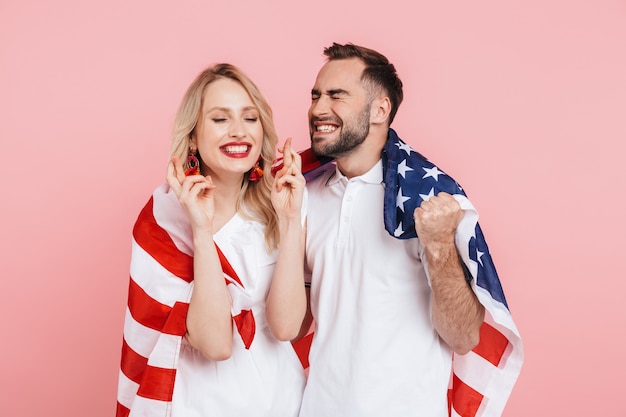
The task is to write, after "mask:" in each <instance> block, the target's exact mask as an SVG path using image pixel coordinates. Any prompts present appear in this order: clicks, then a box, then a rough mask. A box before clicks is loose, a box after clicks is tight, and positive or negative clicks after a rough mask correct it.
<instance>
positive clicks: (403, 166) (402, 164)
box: [398, 159, 413, 178]
mask: <svg viewBox="0 0 626 417" xmlns="http://www.w3.org/2000/svg"><path fill="white" fill-rule="evenodd" d="M408 171H413V168H411V167H410V166H408V165H407V164H406V159H405V160H404V161H402V162H400V163H399V164H398V174H400V175H402V178H406V173H407V172H408Z"/></svg>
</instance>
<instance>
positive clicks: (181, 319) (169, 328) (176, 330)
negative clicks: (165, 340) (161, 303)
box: [161, 301, 189, 336]
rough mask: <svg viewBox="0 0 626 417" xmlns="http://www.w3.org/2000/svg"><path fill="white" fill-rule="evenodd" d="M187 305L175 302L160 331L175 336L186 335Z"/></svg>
mask: <svg viewBox="0 0 626 417" xmlns="http://www.w3.org/2000/svg"><path fill="white" fill-rule="evenodd" d="M188 311H189V304H188V303H183V302H182V301H177V302H176V303H175V304H174V307H172V311H171V312H170V314H169V316H168V317H167V321H166V322H165V325H164V326H163V329H161V331H162V332H163V333H166V334H173V335H175V336H184V335H185V333H187V312H188Z"/></svg>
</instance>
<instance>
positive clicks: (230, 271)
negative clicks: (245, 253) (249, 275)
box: [215, 244, 243, 288]
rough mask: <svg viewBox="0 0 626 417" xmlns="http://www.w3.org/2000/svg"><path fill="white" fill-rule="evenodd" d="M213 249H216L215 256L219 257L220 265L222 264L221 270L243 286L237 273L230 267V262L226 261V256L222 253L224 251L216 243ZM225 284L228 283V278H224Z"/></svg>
mask: <svg viewBox="0 0 626 417" xmlns="http://www.w3.org/2000/svg"><path fill="white" fill-rule="evenodd" d="M215 249H216V250H217V256H218V258H220V265H221V266H222V271H223V272H224V273H225V274H226V275H228V276H229V277H231V278H232V279H234V280H235V281H236V282H237V283H238V284H239V285H241V287H242V288H243V283H242V282H241V280H240V279H239V276H238V275H237V273H236V272H235V269H234V268H233V267H232V265H231V264H230V262H228V259H226V256H225V255H224V253H223V252H222V250H221V249H220V247H219V246H217V244H216V245H215ZM226 284H230V283H229V282H228V280H226Z"/></svg>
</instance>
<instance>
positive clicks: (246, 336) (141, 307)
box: [117, 64, 306, 417]
mask: <svg viewBox="0 0 626 417" xmlns="http://www.w3.org/2000/svg"><path fill="white" fill-rule="evenodd" d="M276 142H277V135H276V131H275V129H274V126H273V122H272V113H271V109H270V107H269V105H268V103H267V101H266V100H265V98H264V97H263V96H262V94H261V93H260V91H259V90H258V88H257V87H256V86H255V85H254V83H253V82H252V81H251V80H250V79H249V78H248V77H247V76H245V75H244V74H243V73H242V72H241V71H240V70H239V69H237V68H236V67H234V66H232V65H229V64H219V65H216V66H214V67H212V68H208V69H207V70H205V71H203V72H202V73H201V74H200V75H199V76H198V77H197V78H196V80H195V81H194V82H193V83H192V84H191V86H190V87H189V89H188V90H187V93H186V94H185V96H184V98H183V101H182V103H181V106H180V108H179V110H178V114H177V116H176V120H175V126H174V134H173V141H172V158H171V161H170V163H169V165H168V170H167V184H164V185H162V186H160V187H159V188H157V190H156V191H155V192H154V194H153V195H152V198H151V199H150V201H149V202H148V204H147V205H146V207H145V208H144V209H143V211H142V212H141V213H140V215H139V218H138V219H137V222H136V224H135V227H134V230H133V252H132V259H131V282H130V288H129V302H128V309H127V313H126V320H125V327H124V346H123V349H122V369H121V372H120V382H119V389H118V413H117V415H118V417H119V416H126V415H130V416H134V415H137V416H139V415H141V416H143V415H150V416H170V415H171V416H174V417H177V416H184V417H194V416H208V415H220V416H231V415H232V416H239V415H242V416H243V415H248V416H268V417H269V416H272V417H274V416H296V415H297V413H298V409H299V406H300V399H301V395H302V391H303V389H304V383H305V376H304V370H303V368H302V365H301V363H300V362H299V360H298V357H297V355H296V354H295V352H294V350H293V348H292V345H291V343H290V342H289V340H291V339H293V338H295V337H296V335H297V334H298V332H299V330H300V326H301V324H302V319H303V317H304V313H305V310H306V295H305V290H304V278H303V268H302V265H303V256H304V255H303V253H304V232H303V228H302V224H303V222H302V219H303V218H304V214H303V213H302V212H301V211H302V207H305V205H303V203H302V200H303V197H304V193H305V191H304V185H305V180H304V177H303V176H302V173H301V160H300V157H299V155H298V154H297V153H296V152H294V151H293V150H292V149H291V146H290V140H289V139H288V140H287V141H286V143H285V146H284V148H283V150H282V153H283V158H284V165H283V167H282V169H280V171H278V172H277V173H276V177H275V178H272V176H271V175H270V169H269V167H270V165H271V163H272V161H273V160H274V158H275V150H276ZM182 162H185V165H183V163H182ZM266 167H267V169H266V170H265V168H266ZM264 171H265V174H263V173H264ZM279 243H280V250H278V249H277V248H278V244H279Z"/></svg>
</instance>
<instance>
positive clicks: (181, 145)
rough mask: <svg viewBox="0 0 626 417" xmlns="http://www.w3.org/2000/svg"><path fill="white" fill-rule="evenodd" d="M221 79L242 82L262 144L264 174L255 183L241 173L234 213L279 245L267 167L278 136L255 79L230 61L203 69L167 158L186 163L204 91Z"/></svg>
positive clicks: (190, 90) (181, 109) (187, 96)
mask: <svg viewBox="0 0 626 417" xmlns="http://www.w3.org/2000/svg"><path fill="white" fill-rule="evenodd" d="M220 78H229V79H231V80H234V81H237V82H238V83H239V84H241V85H242V86H243V88H244V89H245V90H246V91H247V92H248V95H249V96H250V98H251V99H252V102H253V103H254V105H255V106H256V107H257V109H258V111H259V119H260V121H261V126H263V145H262V146H261V161H260V162H259V163H260V165H261V168H262V169H263V170H264V175H263V176H262V177H261V179H260V180H259V181H257V182H251V181H249V180H248V175H247V174H246V175H244V180H243V184H242V185H241V192H240V194H239V199H238V201H237V212H239V213H240V214H242V215H243V216H244V217H246V218H249V219H252V220H256V221H259V222H260V223H261V224H263V225H264V226H265V243H266V245H267V247H268V248H269V249H275V248H276V247H277V246H278V218H277V215H276V211H275V210H274V207H273V206H272V202H271V200H270V193H271V187H272V182H273V178H272V175H271V173H270V169H271V165H272V162H273V161H274V159H275V157H276V144H277V142H278V135H277V134H276V128H275V127H274V121H273V118H272V117H273V116H272V109H271V107H270V105H269V103H268V102H267V100H266V99H265V97H264V96H263V94H262V93H261V91H260V90H259V88H258V87H257V86H256V85H255V84H254V82H252V80H251V79H250V78H248V76H247V75H245V74H244V73H243V72H242V71H241V70H240V69H239V68H237V67H235V66H233V65H231V64H224V63H222V64H216V65H214V66H212V67H209V68H207V69H205V70H204V71H202V72H201V73H200V74H199V75H198V76H197V77H196V79H195V80H194V81H193V82H192V83H191V85H190V86H189V88H188V89H187V92H186V93H185V96H184V97H183V100H182V102H181V104H180V107H179V108H178V112H177V113H176V118H175V120H174V129H173V132H172V148H171V151H170V157H171V156H173V155H178V157H179V158H180V160H181V161H184V162H185V163H186V161H187V157H188V156H189V150H190V145H191V136H192V134H193V132H194V129H195V128H196V125H197V124H198V119H199V117H200V112H201V111H202V104H203V99H204V92H205V91H206V89H207V87H208V86H209V85H210V84H211V83H212V82H214V81H215V80H218V79H220ZM185 169H187V166H185Z"/></svg>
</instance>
